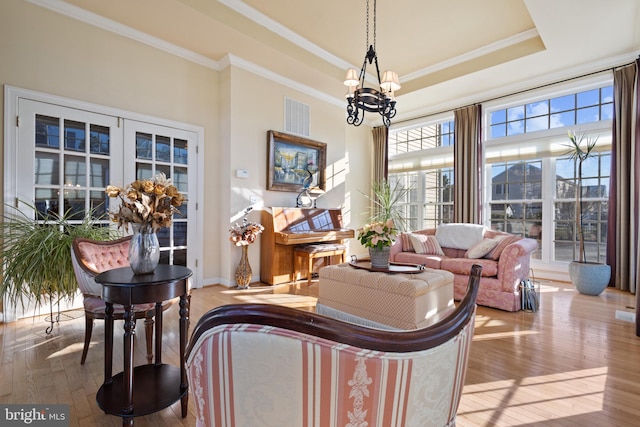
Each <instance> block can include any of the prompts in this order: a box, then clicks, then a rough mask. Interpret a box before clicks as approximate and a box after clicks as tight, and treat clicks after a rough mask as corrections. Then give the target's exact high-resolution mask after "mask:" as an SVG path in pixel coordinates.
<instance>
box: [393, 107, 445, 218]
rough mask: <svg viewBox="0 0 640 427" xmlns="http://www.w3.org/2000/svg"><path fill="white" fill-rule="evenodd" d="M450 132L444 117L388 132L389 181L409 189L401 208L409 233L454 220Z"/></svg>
mask: <svg viewBox="0 0 640 427" xmlns="http://www.w3.org/2000/svg"><path fill="white" fill-rule="evenodd" d="M453 130H454V122H453V120H450V119H448V118H444V119H443V120H439V121H436V122H434V123H432V124H428V125H423V126H420V127H416V128H411V129H406V130H400V131H392V132H390V133H389V156H390V161H389V170H390V173H389V182H390V184H391V188H393V187H394V186H395V183H396V182H397V181H399V182H401V183H402V185H403V186H404V187H405V188H410V189H411V191H410V192H409V193H408V195H407V200H406V201H405V202H404V203H403V204H402V207H401V209H403V211H404V214H405V219H406V221H407V225H408V226H409V227H410V229H412V230H419V229H423V228H431V227H436V226H437V225H438V224H440V223H443V222H451V221H453V183H454V176H453V167H452V166H453V145H454V136H453Z"/></svg>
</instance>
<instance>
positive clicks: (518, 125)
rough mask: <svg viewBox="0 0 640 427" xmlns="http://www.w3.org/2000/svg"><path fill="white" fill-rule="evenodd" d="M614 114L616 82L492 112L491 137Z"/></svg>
mask: <svg viewBox="0 0 640 427" xmlns="http://www.w3.org/2000/svg"><path fill="white" fill-rule="evenodd" d="M611 118H613V86H606V87H603V88H596V89H590V90H586V91H583V92H579V93H573V94H569V95H563V96H559V97H556V98H550V99H543V100H540V101H535V102H531V103H528V104H522V105H515V106H512V107H509V108H504V109H500V110H496V111H493V112H491V114H490V126H491V134H490V138H502V137H505V136H512V135H520V134H523V133H528V132H536V131H540V130H546V129H554V128H560V127H567V126H574V125H582V124H585V123H593V122H597V121H601V120H610V119H611Z"/></svg>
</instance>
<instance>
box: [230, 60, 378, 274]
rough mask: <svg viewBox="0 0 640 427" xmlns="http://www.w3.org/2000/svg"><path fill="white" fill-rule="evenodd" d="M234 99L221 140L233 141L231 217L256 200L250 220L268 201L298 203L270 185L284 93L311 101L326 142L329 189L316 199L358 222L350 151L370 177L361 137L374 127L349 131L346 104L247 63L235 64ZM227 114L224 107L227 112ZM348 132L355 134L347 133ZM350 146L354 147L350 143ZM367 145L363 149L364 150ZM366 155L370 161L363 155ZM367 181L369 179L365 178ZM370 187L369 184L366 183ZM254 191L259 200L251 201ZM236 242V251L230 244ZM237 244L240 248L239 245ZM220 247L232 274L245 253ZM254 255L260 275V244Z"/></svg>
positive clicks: (316, 130) (318, 133)
mask: <svg viewBox="0 0 640 427" xmlns="http://www.w3.org/2000/svg"><path fill="white" fill-rule="evenodd" d="M230 82H231V83H230V86H231V102H230V105H229V106H228V108H229V110H230V112H229V114H228V117H229V118H230V133H229V136H228V137H229V140H228V141H222V142H223V144H227V145H228V146H229V147H230V156H229V164H230V169H229V180H230V183H229V190H230V196H229V200H230V205H229V207H230V211H229V223H228V225H230V224H232V223H233V222H235V218H237V217H236V216H234V215H236V214H237V213H238V212H241V211H242V210H244V209H245V208H246V207H247V206H254V209H255V211H254V212H252V213H250V214H249V219H250V220H251V221H259V220H260V212H259V210H260V209H262V208H263V207H265V206H266V207H269V206H295V203H296V196H297V193H295V192H283V191H267V190H266V188H267V159H268V145H267V131H268V130H276V131H279V132H282V131H284V99H285V97H288V98H291V99H293V100H295V101H298V102H302V103H304V104H307V105H309V116H310V117H309V129H310V131H309V133H310V134H309V136H308V138H310V139H312V140H314V141H319V142H324V143H326V144H327V168H326V174H325V177H326V181H327V186H326V190H327V192H326V194H324V195H323V196H322V197H320V198H319V199H318V200H317V206H318V207H320V208H329V207H341V208H343V211H344V214H345V224H344V225H345V226H347V227H355V226H358V224H355V223H354V222H353V221H352V217H353V215H352V213H351V211H350V209H351V201H349V198H348V197H350V189H349V187H348V185H347V182H348V180H350V179H352V175H353V173H352V170H351V159H350V156H351V155H355V157H356V159H357V160H356V165H357V166H358V168H357V169H358V170H360V171H362V172H364V173H363V175H366V176H365V177H364V180H365V181H366V182H368V179H369V177H368V174H369V172H368V171H369V163H368V154H367V151H366V144H362V143H360V139H361V137H362V136H364V137H365V138H368V137H369V136H368V135H369V134H370V130H368V128H367V127H363V128H362V129H361V130H359V131H353V132H348V131H350V129H349V128H348V127H347V126H346V125H345V109H344V107H343V106H337V105H334V104H330V103H327V102H324V101H321V100H319V99H317V98H314V97H312V96H309V95H307V94H305V93H302V92H299V91H296V90H293V89H291V88H288V87H286V86H282V85H280V84H277V83H274V82H271V81H269V80H266V79H264V78H262V77H259V76H256V75H255V74H252V73H250V72H247V71H245V70H243V69H240V68H236V67H232V69H231V73H230ZM222 115H225V113H222ZM348 135H353V136H351V137H348ZM348 147H350V148H348ZM363 150H364V151H363ZM364 158H366V159H367V161H362V160H363V159H364ZM237 169H245V170H247V171H248V172H249V178H248V179H243V178H237V177H236V170H237ZM366 185H367V187H368V185H369V184H366ZM367 187H365V188H367ZM251 196H255V197H257V199H258V203H255V204H253V205H252V204H251V203H250V199H251ZM228 248H231V251H225V249H228ZM234 249H235V250H234ZM221 253H222V254H223V257H224V254H225V253H228V254H229V257H230V258H229V259H228V260H223V262H222V264H223V265H228V266H229V273H228V274H229V275H230V276H229V277H233V274H232V273H233V272H234V271H235V267H236V265H237V263H238V261H239V259H240V250H239V249H236V248H234V247H233V246H231V244H230V243H228V242H227V243H226V246H225V247H223V248H221ZM249 259H250V263H251V266H252V270H253V280H254V281H256V280H259V276H260V274H259V273H260V269H259V263H260V251H259V245H254V246H252V247H251V248H250V249H249Z"/></svg>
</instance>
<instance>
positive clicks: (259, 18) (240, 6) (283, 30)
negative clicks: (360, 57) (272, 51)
mask: <svg viewBox="0 0 640 427" xmlns="http://www.w3.org/2000/svg"><path fill="white" fill-rule="evenodd" d="M218 2H220V3H222V4H224V5H225V6H227V7H228V8H230V9H232V10H233V11H235V12H237V13H239V14H241V15H242V16H244V17H245V18H248V19H250V20H251V21H253V22H254V23H256V24H258V25H261V26H263V27H264V28H266V29H267V30H269V31H271V32H272V33H275V34H277V35H279V36H280V37H282V38H283V39H285V40H288V41H290V42H291V43H293V44H295V45H297V46H299V47H301V48H303V49H304V50H306V51H307V52H310V53H312V54H314V55H316V56H317V57H319V58H321V59H323V60H325V61H327V62H329V63H330V64H333V65H335V66H336V67H338V68H342V69H345V70H346V69H347V68H357V67H355V66H354V65H353V64H350V63H349V62H348V61H345V60H343V59H341V58H339V57H337V56H335V55H334V54H332V53H331V52H329V51H327V50H325V49H323V48H321V47H320V46H318V45H317V44H315V43H312V42H311V41H309V40H307V39H305V38H304V37H302V36H301V35H300V34H298V33H296V32H294V31H291V30H290V29H289V28H287V27H285V26H284V25H282V24H280V23H279V22H277V21H274V20H273V19H271V18H269V17H268V16H267V15H265V14H263V13H262V12H259V11H257V10H256V9H254V8H252V7H251V6H249V5H248V4H246V3H245V2H244V1H242V0H218Z"/></svg>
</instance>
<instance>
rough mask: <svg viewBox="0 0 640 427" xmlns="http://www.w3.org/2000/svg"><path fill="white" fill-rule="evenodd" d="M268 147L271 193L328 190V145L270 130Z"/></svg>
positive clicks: (268, 171) (268, 181) (268, 180)
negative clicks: (326, 180) (326, 169)
mask: <svg viewBox="0 0 640 427" xmlns="http://www.w3.org/2000/svg"><path fill="white" fill-rule="evenodd" d="M267 145H268V146H269V153H268V165H267V173H268V177H267V190H276V191H294V192H299V191H300V190H302V189H303V188H305V187H306V188H309V189H311V188H320V189H321V190H324V189H325V178H324V171H325V167H326V161H327V144H325V143H324V142H318V141H313V140H311V139H308V138H304V137H301V136H297V135H291V134H287V133H282V132H277V131H274V130H270V131H268V132H267Z"/></svg>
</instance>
